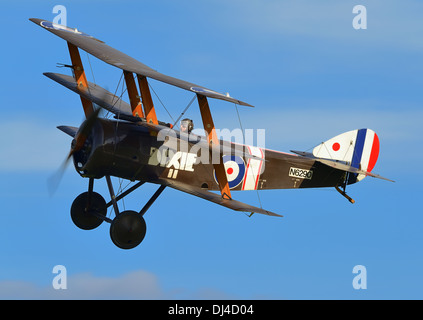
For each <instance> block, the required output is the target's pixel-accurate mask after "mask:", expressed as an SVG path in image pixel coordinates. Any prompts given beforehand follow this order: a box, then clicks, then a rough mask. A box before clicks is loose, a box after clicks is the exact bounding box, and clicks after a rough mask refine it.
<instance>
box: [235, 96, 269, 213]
mask: <svg viewBox="0 0 423 320" xmlns="http://www.w3.org/2000/svg"><path fill="white" fill-rule="evenodd" d="M234 104H235V110H236V114H237V115H238V121H239V126H240V127H241V132H242V134H243V135H244V128H243V126H242V122H241V117H240V115H239V110H238V105H237V104H236V103H234ZM248 161H250V160H248ZM252 169H253V168H251V170H252ZM253 176H254V177H257V176H258V175H256V174H255V173H254V172H253ZM254 179H255V178H254ZM254 182H255V183H256V184H257V186H258V183H257V182H256V181H254ZM256 193H257V199H258V201H259V204H260V209H263V206H262V204H261V198H260V193H259V191H258V189H256Z"/></svg>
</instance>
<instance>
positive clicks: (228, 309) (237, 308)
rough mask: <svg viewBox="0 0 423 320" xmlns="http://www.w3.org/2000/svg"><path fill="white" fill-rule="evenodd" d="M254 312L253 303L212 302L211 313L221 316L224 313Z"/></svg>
mask: <svg viewBox="0 0 423 320" xmlns="http://www.w3.org/2000/svg"><path fill="white" fill-rule="evenodd" d="M253 313H254V310H253V305H252V304H250V305H249V306H248V305H243V304H242V305H237V304H227V305H224V304H221V305H218V304H214V305H213V314H216V315H219V316H221V317H223V316H224V315H234V314H250V315H252V314H253Z"/></svg>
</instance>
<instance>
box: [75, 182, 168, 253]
mask: <svg viewBox="0 0 423 320" xmlns="http://www.w3.org/2000/svg"><path fill="white" fill-rule="evenodd" d="M106 181H107V186H108V188H109V192H110V197H111V201H110V202H109V203H106V201H105V200H104V198H103V197H102V196H101V195H100V194H98V193H97V192H94V191H93V187H94V179H93V178H90V181H89V185H88V192H84V193H81V194H80V195H79V196H78V197H76V199H75V200H74V201H73V203H72V207H71V218H72V221H73V222H74V224H75V225H76V226H77V227H78V228H80V229H83V230H92V229H95V228H97V227H98V226H99V225H100V224H101V223H102V222H103V221H106V222H108V223H110V238H111V239H112V242H113V243H114V244H115V245H116V246H117V247H119V248H121V249H133V248H135V247H136V246H138V245H139V244H140V243H141V242H142V241H143V240H144V237H145V234H146V231H147V226H146V223H145V220H144V217H143V215H144V213H145V212H146V211H147V210H148V209H149V208H150V206H151V205H152V204H153V202H154V201H155V200H156V199H157V198H158V197H159V195H160V194H161V193H162V192H163V190H164V189H165V186H160V187H159V189H158V190H157V191H156V192H155V193H154V194H153V196H152V197H151V199H150V200H149V201H148V202H147V203H146V205H145V206H144V207H143V208H142V209H141V211H140V212H136V211H131V210H127V211H123V212H119V208H118V205H117V201H119V200H120V199H122V198H124V197H125V196H127V195H128V194H129V193H131V192H132V191H134V190H135V189H137V188H138V187H140V186H141V185H143V184H144V182H142V181H141V182H138V183H137V184H135V185H134V186H133V187H131V188H130V189H128V190H127V191H125V192H124V193H122V194H120V195H119V196H115V194H114V190H113V185H112V182H111V179H110V176H106ZM110 206H113V209H114V212H115V214H116V217H115V218H114V219H113V220H112V219H110V218H108V217H106V215H107V208H108V207H110Z"/></svg>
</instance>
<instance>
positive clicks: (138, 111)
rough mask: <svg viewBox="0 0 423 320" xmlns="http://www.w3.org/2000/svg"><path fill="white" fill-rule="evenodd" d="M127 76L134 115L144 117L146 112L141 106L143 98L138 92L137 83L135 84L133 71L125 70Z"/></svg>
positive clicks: (126, 80) (127, 85)
mask: <svg viewBox="0 0 423 320" xmlns="http://www.w3.org/2000/svg"><path fill="white" fill-rule="evenodd" d="M123 74H124V76H125V82H126V88H127V90H128V96H129V101H130V103H131V109H132V115H133V116H134V117H140V118H144V113H143V112H142V108H141V100H140V96H139V94H138V89H137V85H136V84H135V80H134V76H133V74H132V72H129V71H125V70H124V71H123Z"/></svg>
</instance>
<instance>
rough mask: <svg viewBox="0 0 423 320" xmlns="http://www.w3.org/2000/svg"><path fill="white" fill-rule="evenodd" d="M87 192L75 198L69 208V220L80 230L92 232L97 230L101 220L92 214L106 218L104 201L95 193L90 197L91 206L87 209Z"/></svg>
mask: <svg viewBox="0 0 423 320" xmlns="http://www.w3.org/2000/svg"><path fill="white" fill-rule="evenodd" d="M87 203H88V192H84V193H81V194H80V195H79V196H77V197H76V198H75V200H74V201H73V203H72V207H71V218H72V221H73V223H74V224H75V225H76V226H77V227H78V228H80V229H83V230H92V229H95V228H97V227H98V226H99V225H100V224H101V223H102V222H103V219H101V218H99V217H97V216H95V215H94V214H93V213H97V214H101V215H103V216H106V214H107V208H106V201H105V200H104V198H103V197H102V196H101V195H100V194H98V193H97V192H93V193H92V195H91V204H90V207H89V208H87Z"/></svg>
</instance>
